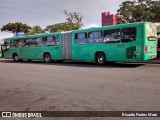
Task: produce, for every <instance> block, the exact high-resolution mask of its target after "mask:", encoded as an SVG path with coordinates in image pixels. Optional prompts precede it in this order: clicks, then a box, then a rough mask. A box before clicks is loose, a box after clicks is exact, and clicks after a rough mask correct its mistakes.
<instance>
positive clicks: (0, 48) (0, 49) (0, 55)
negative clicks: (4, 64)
mask: <svg viewBox="0 0 160 120" xmlns="http://www.w3.org/2000/svg"><path fill="white" fill-rule="evenodd" d="M1 57H2V46H1V44H0V58H1Z"/></svg>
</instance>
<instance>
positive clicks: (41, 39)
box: [35, 37, 43, 46]
mask: <svg viewBox="0 0 160 120" xmlns="http://www.w3.org/2000/svg"><path fill="white" fill-rule="evenodd" d="M35 45H36V46H43V38H42V37H39V38H35Z"/></svg>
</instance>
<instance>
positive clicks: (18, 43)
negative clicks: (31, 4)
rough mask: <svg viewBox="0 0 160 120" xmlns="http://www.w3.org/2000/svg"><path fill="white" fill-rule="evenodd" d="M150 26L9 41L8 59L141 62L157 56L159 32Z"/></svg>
mask: <svg viewBox="0 0 160 120" xmlns="http://www.w3.org/2000/svg"><path fill="white" fill-rule="evenodd" d="M153 24H154V23H150V22H139V23H128V24H119V25H115V26H105V27H99V28H89V29H82V30H75V31H70V32H57V33H45V34H39V35H31V36H24V37H12V38H8V39H5V43H4V58H6V59H14V61H22V60H44V61H45V62H51V61H52V60H55V61H63V60H73V61H74V60H78V61H79V60H80V61H95V62H96V63H98V64H104V63H105V62H141V61H146V60H150V59H153V58H156V56H157V29H156V27H155V26H154V25H153Z"/></svg>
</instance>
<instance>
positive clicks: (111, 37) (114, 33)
mask: <svg viewBox="0 0 160 120" xmlns="http://www.w3.org/2000/svg"><path fill="white" fill-rule="evenodd" d="M103 37H104V40H103V42H104V43H117V42H120V40H121V31H120V29H114V30H105V31H104V36H103Z"/></svg>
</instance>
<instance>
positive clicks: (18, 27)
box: [1, 22, 31, 34]
mask: <svg viewBox="0 0 160 120" xmlns="http://www.w3.org/2000/svg"><path fill="white" fill-rule="evenodd" d="M30 29H31V27H30V26H28V25H27V24H23V23H20V22H16V23H8V24H6V25H4V26H3V27H2V28H1V31H10V32H13V33H16V34H18V33H19V32H24V33H28V32H29V31H30Z"/></svg>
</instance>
